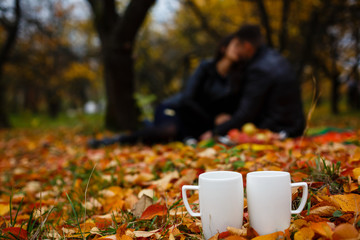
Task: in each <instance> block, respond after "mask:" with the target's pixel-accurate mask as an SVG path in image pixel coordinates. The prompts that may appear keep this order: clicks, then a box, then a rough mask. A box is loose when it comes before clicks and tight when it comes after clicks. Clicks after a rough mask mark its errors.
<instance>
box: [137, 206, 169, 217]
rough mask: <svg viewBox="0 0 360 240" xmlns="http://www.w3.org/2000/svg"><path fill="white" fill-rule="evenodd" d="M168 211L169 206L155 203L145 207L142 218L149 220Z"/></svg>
mask: <svg viewBox="0 0 360 240" xmlns="http://www.w3.org/2000/svg"><path fill="white" fill-rule="evenodd" d="M166 213H167V208H166V206H164V205H160V204H153V205H151V206H149V207H148V208H146V209H145V211H144V212H143V213H142V215H141V217H140V220H149V219H152V218H153V217H155V216H164V215H166Z"/></svg>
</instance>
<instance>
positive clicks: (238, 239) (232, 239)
mask: <svg viewBox="0 0 360 240" xmlns="http://www.w3.org/2000/svg"><path fill="white" fill-rule="evenodd" d="M225 239H227V240H245V239H246V238H243V237H241V236H238V235H232V236H229V237H227V238H225Z"/></svg>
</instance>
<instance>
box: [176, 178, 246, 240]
mask: <svg viewBox="0 0 360 240" xmlns="http://www.w3.org/2000/svg"><path fill="white" fill-rule="evenodd" d="M187 190H199V205H200V212H199V213H195V212H193V211H192V209H191V208H190V206H189V203H188V200H187V196H186V191H187ZM182 196H183V201H184V204H185V207H186V209H187V211H188V212H189V213H190V215H191V216H193V217H201V223H202V228H203V233H204V237H205V239H209V238H210V237H212V236H213V235H215V234H216V233H220V232H224V231H226V228H227V227H229V226H231V227H236V228H241V226H242V222H243V212H244V190H243V180H242V175H241V174H240V173H238V172H231V171H216V172H207V173H202V174H200V176H199V186H192V185H184V186H183V187H182Z"/></svg>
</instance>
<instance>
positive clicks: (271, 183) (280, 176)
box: [246, 171, 308, 235]
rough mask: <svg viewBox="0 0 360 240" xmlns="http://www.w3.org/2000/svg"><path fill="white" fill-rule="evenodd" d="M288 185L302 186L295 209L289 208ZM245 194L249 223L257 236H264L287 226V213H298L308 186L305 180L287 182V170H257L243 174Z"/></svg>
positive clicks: (290, 199) (289, 193)
mask: <svg viewBox="0 0 360 240" xmlns="http://www.w3.org/2000/svg"><path fill="white" fill-rule="evenodd" d="M292 187H302V188H303V194H302V198H301V202H300V206H299V207H298V209H296V210H291V205H292V196H291V195H292V194H291V188H292ZM246 193H247V206H248V211H249V218H250V226H251V227H252V228H254V229H255V231H256V232H257V233H258V234H259V235H265V234H270V233H274V232H277V231H284V230H286V229H287V228H288V227H289V226H290V220H291V214H298V213H300V212H301V211H302V210H303V208H304V207H305V204H306V200H307V196H308V187H307V184H306V183H305V182H299V183H291V180H290V174H289V173H288V172H280V171H260V172H251V173H248V174H247V176H246Z"/></svg>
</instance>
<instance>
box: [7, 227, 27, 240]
mask: <svg viewBox="0 0 360 240" xmlns="http://www.w3.org/2000/svg"><path fill="white" fill-rule="evenodd" d="M2 232H3V233H8V234H7V237H9V238H10V239H15V240H17V239H20V240H23V239H24V240H25V239H28V232H27V231H26V230H24V229H22V228H19V227H8V228H5V229H3V230H2ZM14 236H16V237H14Z"/></svg>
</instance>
